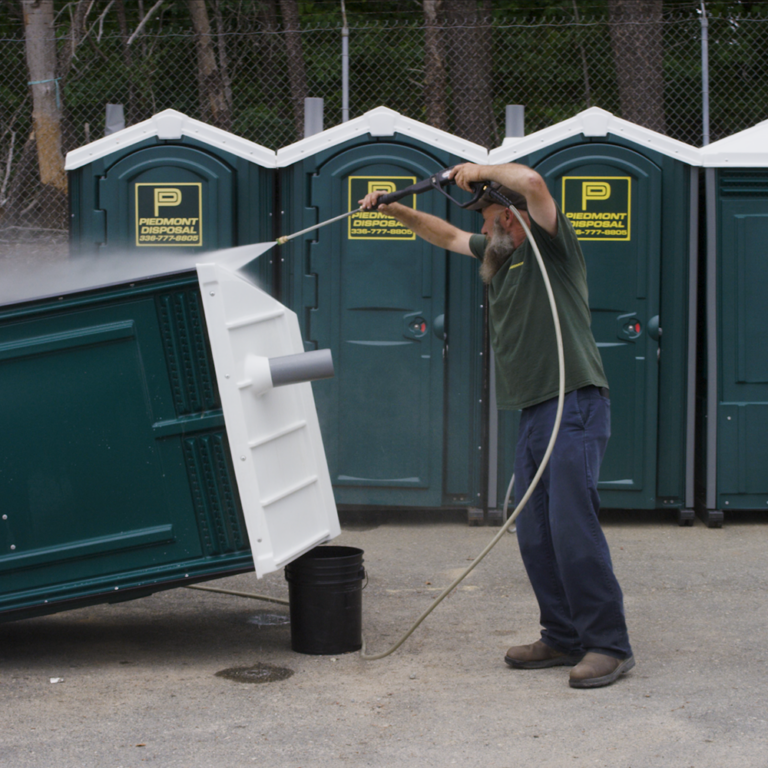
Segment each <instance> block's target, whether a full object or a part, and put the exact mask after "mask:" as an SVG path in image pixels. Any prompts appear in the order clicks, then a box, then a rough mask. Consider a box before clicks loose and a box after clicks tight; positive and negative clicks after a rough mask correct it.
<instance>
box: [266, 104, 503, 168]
mask: <svg viewBox="0 0 768 768" xmlns="http://www.w3.org/2000/svg"><path fill="white" fill-rule="evenodd" d="M366 134H368V135H370V136H371V137H372V138H379V137H385V136H395V135H398V134H399V135H402V136H408V137H410V138H413V139H418V140H419V141H423V142H424V143H425V144H429V145H431V146H434V147H437V148H438V149H444V150H446V151H447V152H450V153H451V154H454V155H458V156H459V157H462V158H464V159H465V160H468V161H470V162H473V163H487V162H488V150H487V149H486V148H485V147H481V146H480V145H479V144H474V143H473V142H471V141H467V140H466V139H460V138H459V137H458V136H454V135H453V134H451V133H447V132H446V131H441V130H440V129H439V128H433V127H432V126H431V125H426V124H425V123H420V122H419V121H418V120H412V119H411V118H410V117H404V116H403V115H401V114H400V113H399V112H395V111H394V110H393V109H389V108H387V107H376V109H372V110H370V111H369V112H366V113H365V114H364V115H361V116H360V117H356V118H354V119H353V120H349V121H347V122H346V123H341V124H340V125H337V126H334V127H333V128H328V130H326V131H322V132H321V133H316V134H315V135H314V136H308V137H307V138H306V139H302V140H301V141H297V142H296V143H295V144H289V145H288V146H287V147H283V148H282V149H278V150H277V167H278V168H285V167H286V166H288V165H292V164H293V163H297V162H299V161H300V160H303V159H304V158H305V157H310V156H312V155H314V154H317V153H318V152H321V151H322V150H324V149H328V148H330V147H334V146H336V145H338V144H343V143H344V142H345V141H349V140H350V139H354V138H356V137H358V136H364V135H366Z"/></svg>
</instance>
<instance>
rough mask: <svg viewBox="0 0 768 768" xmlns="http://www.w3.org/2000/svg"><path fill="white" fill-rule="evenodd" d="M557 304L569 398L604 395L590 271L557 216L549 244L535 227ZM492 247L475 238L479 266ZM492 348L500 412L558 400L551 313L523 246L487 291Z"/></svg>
mask: <svg viewBox="0 0 768 768" xmlns="http://www.w3.org/2000/svg"><path fill="white" fill-rule="evenodd" d="M531 233H532V234H533V236H534V238H535V239H536V243H537V245H538V246H539V250H540V251H541V256H542V258H543V259H544V264H545V265H546V267H547V274H548V276H549V281H550V283H551V285H552V292H553V293H554V295H555V301H556V302H557V311H558V315H559V318H560V328H561V331H562V335H563V352H564V357H565V391H566V392H571V391H572V390H574V389H580V388H581V387H586V386H589V385H590V384H592V385H594V386H596V387H607V386H608V381H607V379H606V378H605V372H604V371H603V364H602V361H601V359H600V353H599V352H598V349H597V344H596V343H595V338H594V336H593V335H592V328H591V321H592V318H591V314H590V311H589V301H588V292H587V269H586V264H585V263H584V255H583V254H582V252H581V246H580V245H579V241H578V239H577V237H576V233H575V232H574V231H573V227H572V226H571V223H570V222H569V221H568V219H567V218H566V217H565V216H564V215H563V213H562V211H560V210H559V209H558V212H557V235H556V236H555V237H552V236H551V235H550V234H549V233H547V232H546V231H545V230H543V229H542V228H541V227H540V226H539V225H538V224H537V223H536V222H535V221H533V219H531ZM486 243H487V239H486V238H485V236H484V235H472V237H471V238H470V243H469V245H470V249H471V250H472V253H473V254H474V255H475V256H476V257H477V258H478V259H482V258H483V254H484V252H485V246H486ZM489 298H490V302H489V306H490V332H491V344H492V346H493V351H494V354H495V356H496V399H497V403H498V407H499V408H501V409H504V410H517V409H519V408H527V407H528V406H530V405H536V404H537V403H541V402H544V401H545V400H549V399H550V398H552V397H557V393H558V391H559V374H558V362H557V341H556V337H555V327H554V322H553V320H552V311H551V309H550V305H549V299H548V298H547V290H546V287H545V286H544V280H543V279H542V276H541V272H540V271H539V265H538V263H537V261H536V255H535V254H534V253H533V249H532V248H531V244H530V243H529V242H528V240H527V239H526V240H525V242H523V243H522V244H521V245H520V246H519V247H518V248H516V249H515V250H514V251H513V252H512V255H511V256H510V257H509V259H508V260H507V261H506V262H505V263H504V265H503V266H502V267H501V269H500V270H499V271H498V272H497V273H496V274H495V275H494V277H493V279H492V281H491V284H490V286H489Z"/></svg>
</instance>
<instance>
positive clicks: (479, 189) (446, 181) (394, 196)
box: [277, 166, 486, 245]
mask: <svg viewBox="0 0 768 768" xmlns="http://www.w3.org/2000/svg"><path fill="white" fill-rule="evenodd" d="M452 167H453V166H452ZM452 167H451V168H452ZM451 168H445V169H444V170H442V171H438V172H437V173H433V174H432V175H431V176H430V177H429V178H426V179H424V180H423V181H419V182H417V183H416V184H411V186H410V187H406V188H405V189H398V190H395V191H394V192H388V193H387V194H385V195H382V196H381V197H380V198H379V199H378V201H377V202H378V204H379V205H388V204H389V203H394V202H396V201H397V200H402V198H404V197H407V196H408V195H420V194H421V193H422V192H427V191H428V190H430V189H436V190H437V191H438V192H442V194H444V195H445V196H446V197H447V198H448V199H449V200H451V201H452V202H454V203H456V205H458V206H459V207H460V208H466V207H467V206H469V205H471V204H472V203H475V202H477V201H478V200H479V199H480V197H482V195H483V192H484V191H485V188H486V185H485V184H477V185H475V186H474V195H473V197H472V199H471V200H467V201H466V202H464V203H460V202H459V201H458V200H455V199H454V198H453V197H451V196H450V195H449V194H448V193H447V192H446V191H445V190H444V189H443V187H446V186H448V185H450V184H453V183H454V182H453V179H451V178H450V177H449V175H448V174H449V171H450V170H451ZM363 210H365V209H364V208H363V207H362V206H360V207H359V208H356V209H355V210H354V211H349V212H348V213H342V214H341V215H340V216H336V217H334V218H333V219H328V220H327V221H323V222H321V223H320V224H313V225H312V226H311V227H307V228H306V229H302V230H301V231H300V232H294V233H293V234H292V235H283V236H282V237H278V238H277V244H278V245H284V244H285V243H287V242H288V241H289V240H293V238H294V237H301V235H306V234H307V232H312V231H314V230H315V229H320V227H324V226H325V225H326V224H333V222H334V221H341V220H342V219H346V218H347V217H349V216H353V215H354V214H356V213H360V212H361V211H363Z"/></svg>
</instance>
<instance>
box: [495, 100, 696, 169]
mask: <svg viewBox="0 0 768 768" xmlns="http://www.w3.org/2000/svg"><path fill="white" fill-rule="evenodd" d="M609 134H613V135H614V136H620V137H622V138H624V139H627V140H629V141H632V142H634V143H635V144H640V145H642V146H646V147H648V148H649V149H652V150H654V151H656V152H659V153H661V154H662V155H668V156H669V157H674V158H675V159H676V160H681V161H682V162H684V163H688V164H689V165H694V166H699V165H701V156H700V151H699V149H697V148H696V147H693V146H691V145H690V144H686V143H684V142H682V141H678V140H677V139H671V138H670V137H669V136H664V134H661V133H657V132H656V131H652V130H650V128H643V127H642V126H641V125H636V124H635V123H630V122H629V121H628V120H623V119H622V118H620V117H616V116H614V115H612V114H611V113H610V112H607V111H606V110H604V109H600V108H599V107H591V108H590V109H586V110H584V111H583V112H579V114H578V115H576V116H575V117H572V118H570V119H568V120H563V121H562V122H561V123H557V125H552V126H550V127H549V128H543V129H542V130H540V131H536V132H535V133H531V134H529V135H528V136H522V137H520V138H507V139H504V143H503V144H502V145H501V146H500V147H497V148H496V149H492V150H491V151H490V152H489V153H488V162H489V163H491V164H493V165H495V164H496V163H509V162H512V161H514V160H516V159H517V158H519V157H525V156H526V155H529V154H531V152H535V151H536V150H539V149H543V148H545V147H549V146H552V145H553V144H557V143H558V142H560V141H563V140H565V139H569V138H571V137H573V136H578V135H582V136H585V137H586V138H593V137H605V136H608V135H609Z"/></svg>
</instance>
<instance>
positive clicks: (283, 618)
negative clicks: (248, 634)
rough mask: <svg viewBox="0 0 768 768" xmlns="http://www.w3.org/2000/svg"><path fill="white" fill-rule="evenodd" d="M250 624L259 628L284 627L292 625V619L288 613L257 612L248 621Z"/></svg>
mask: <svg viewBox="0 0 768 768" xmlns="http://www.w3.org/2000/svg"><path fill="white" fill-rule="evenodd" d="M248 623H249V624H255V625H256V626H257V627H282V626H284V625H285V624H290V623H291V619H290V617H289V616H288V614H286V613H272V612H271V611H257V612H256V613H255V614H254V615H253V616H251V617H250V618H249V619H248Z"/></svg>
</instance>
